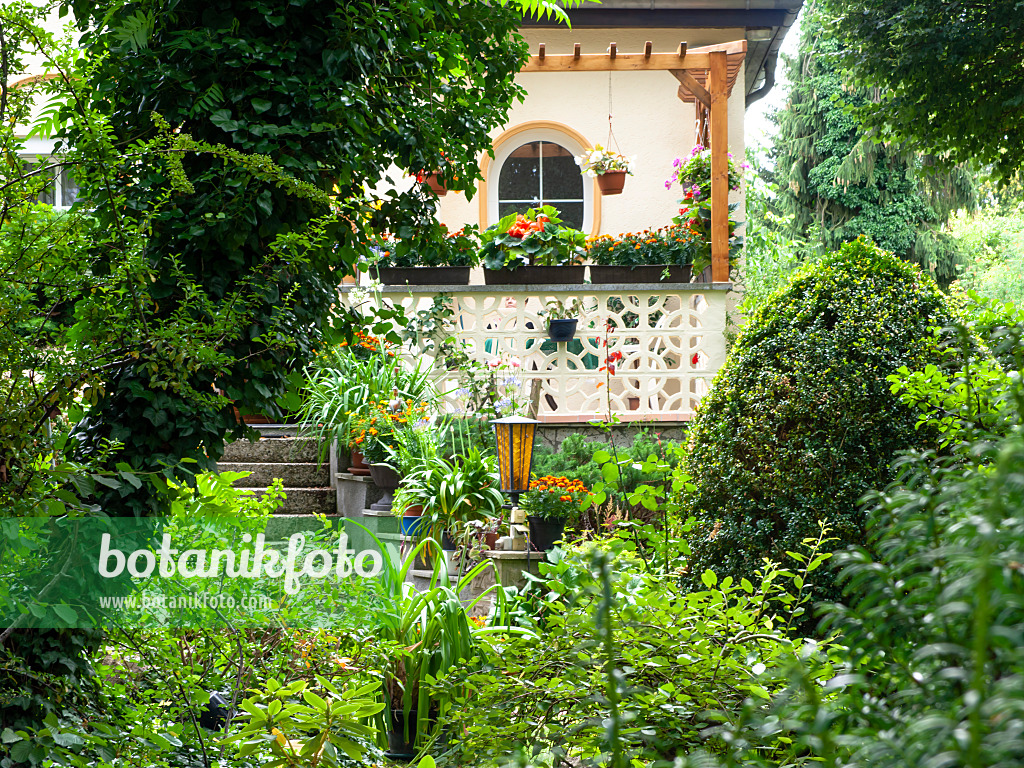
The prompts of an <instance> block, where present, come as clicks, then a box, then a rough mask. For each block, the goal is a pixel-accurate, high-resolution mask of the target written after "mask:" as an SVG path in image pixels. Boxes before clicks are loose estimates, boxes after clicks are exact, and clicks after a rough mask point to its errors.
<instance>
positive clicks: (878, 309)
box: [684, 238, 958, 596]
mask: <svg viewBox="0 0 1024 768" xmlns="http://www.w3.org/2000/svg"><path fill="white" fill-rule="evenodd" d="M952 320H953V310H952V309H951V305H950V304H949V303H948V300H947V299H946V298H945V297H944V296H943V294H942V293H940V292H939V290H938V288H937V287H936V285H935V283H934V282H933V281H932V280H931V278H929V277H926V276H925V275H923V274H922V273H921V271H920V270H919V269H918V268H917V267H915V266H911V265H908V264H907V263H905V262H903V261H901V260H899V259H897V258H896V257H894V256H893V255H892V254H890V253H888V252H885V251H882V250H881V249H879V248H877V247H876V246H874V245H872V244H870V243H869V242H867V241H866V240H864V239H863V238H861V239H858V240H857V241H855V242H853V243H848V244H846V245H844V246H843V247H842V249H841V250H840V251H839V252H838V253H834V254H830V255H829V256H826V257H825V258H824V259H823V260H822V261H821V262H820V263H817V264H812V265H807V266H805V267H803V268H802V269H801V270H800V271H798V272H797V273H796V275H795V276H794V279H793V281H792V282H791V283H790V285H789V286H788V287H787V288H786V289H784V290H783V291H781V292H779V293H776V294H774V295H773V296H772V297H771V298H770V299H769V300H768V301H767V302H766V303H765V304H764V305H763V306H762V307H761V308H760V309H758V310H757V311H755V312H754V313H753V314H752V315H751V316H750V319H749V322H748V323H747V325H746V326H745V327H744V329H743V331H742V332H741V333H740V335H739V337H738V338H737V340H736V344H735V346H734V347H733V349H732V350H731V352H730V354H729V357H728V358H727V360H726V363H725V366H724V367H723V368H722V370H721V371H720V372H719V374H718V376H717V377H716V378H715V381H714V384H713V386H712V388H711V391H710V392H709V393H708V395H707V397H705V398H704V400H703V401H702V403H701V405H700V408H699V410H698V414H697V417H696V419H695V420H694V422H693V425H692V426H691V429H690V450H689V455H688V458H687V459H686V460H685V462H684V470H685V471H686V472H687V473H688V474H689V475H691V476H692V478H693V484H694V485H693V489H692V490H689V491H687V492H686V494H685V496H684V502H685V505H686V507H687V508H688V509H690V510H691V511H692V513H693V515H694V516H695V526H694V528H693V532H692V533H691V541H690V545H691V547H692V559H691V564H690V573H691V574H695V575H696V574H700V573H702V572H703V571H704V570H705V569H706V568H711V569H713V570H715V571H716V572H717V573H719V574H720V575H722V576H725V575H734V576H748V577H749V576H750V575H751V574H753V573H754V571H755V570H756V569H757V568H758V567H760V566H761V564H762V561H763V558H765V557H768V558H771V559H772V560H774V561H781V560H783V559H784V557H785V553H786V551H788V550H793V549H795V547H796V544H797V543H798V542H800V541H801V540H802V539H804V538H806V537H807V536H810V535H813V533H814V532H815V531H816V530H817V528H818V522H819V521H822V520H824V521H827V522H828V524H829V526H830V527H831V528H832V531H833V535H834V536H836V537H837V538H838V541H837V542H835V544H834V547H835V548H843V547H845V546H846V545H848V544H853V543H860V542H862V541H863V540H864V532H863V522H864V515H863V512H862V511H861V509H860V508H859V506H858V500H859V499H860V498H861V497H862V496H863V495H864V493H865V492H866V491H868V490H870V489H872V488H882V487H884V486H885V485H886V484H887V483H888V482H889V481H890V480H892V477H893V474H892V470H891V468H890V465H891V462H892V460H893V459H894V457H895V456H896V455H897V454H898V453H899V452H900V451H903V450H906V449H909V448H914V447H922V448H923V447H927V446H929V445H933V444H934V442H935V434H934V432H933V431H931V430H929V429H927V428H924V429H921V430H918V429H915V422H916V415H915V413H914V411H913V410H912V409H911V408H910V407H908V406H906V405H903V404H901V403H900V401H899V399H898V398H897V397H896V396H895V395H893V394H892V393H891V392H890V388H889V387H890V385H889V383H888V382H887V381H886V376H888V375H890V374H892V373H894V372H895V371H896V370H897V369H898V368H899V367H900V366H904V365H905V366H907V367H908V368H910V369H912V370H918V369H922V368H923V367H924V366H925V365H926V364H928V363H935V364H938V365H940V366H942V365H943V362H942V361H943V359H947V360H948V359H949V357H948V356H944V355H943V354H942V346H943V344H944V343H943V342H942V340H941V338H939V337H937V336H936V334H934V333H933V332H932V331H931V330H930V329H931V328H932V327H933V326H938V327H945V326H948V325H950V323H951V322H952ZM957 367H958V366H957ZM819 582H820V587H819V589H820V591H819V593H818V596H828V595H830V594H831V595H834V594H835V592H836V589H835V586H834V582H833V581H830V580H829V579H826V578H821V579H819Z"/></svg>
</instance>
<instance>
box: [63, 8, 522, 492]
mask: <svg viewBox="0 0 1024 768" xmlns="http://www.w3.org/2000/svg"><path fill="white" fill-rule="evenodd" d="M69 5H70V7H71V9H72V10H73V11H74V14H75V18H76V22H77V24H78V25H79V27H80V29H81V30H82V31H83V38H82V45H83V47H84V50H85V52H86V54H87V55H86V56H85V57H84V59H83V60H82V63H81V66H80V68H79V70H78V73H77V76H78V79H79V80H80V82H82V83H83V84H84V85H85V90H84V92H83V94H82V95H81V96H80V98H79V99H78V100H72V101H69V102H67V104H66V106H65V107H64V109H63V112H62V113H60V114H59V115H58V116H57V118H56V120H55V122H54V125H53V126H52V127H54V128H56V129H57V131H63V135H64V136H65V137H66V138H67V140H68V142H69V143H70V144H71V145H73V146H75V147H77V148H79V149H80V150H81V149H83V148H86V147H88V146H89V145H90V142H92V141H93V138H94V137H93V133H94V132H93V130H92V128H90V127H89V126H88V125H83V123H82V121H81V119H80V118H81V115H83V114H88V113H92V114H96V115H99V116H102V119H103V121H104V131H106V132H107V133H108V134H109V135H111V136H113V137H115V140H116V141H117V142H118V145H119V146H133V144H134V143H136V142H139V141H146V140H150V139H152V137H154V136H156V135H158V134H159V132H160V130H161V128H160V125H161V124H164V123H165V124H166V125H167V126H169V129H165V130H169V133H168V140H169V141H174V142H177V143H176V144H175V147H174V149H173V150H172V151H169V152H166V153H141V154H140V153H130V154H128V155H126V156H124V157H122V158H120V159H118V160H117V161H116V162H115V163H114V165H113V167H108V168H107V173H106V174H90V173H88V172H86V173H84V174H83V176H84V181H83V185H82V186H83V193H84V196H85V198H86V199H87V200H88V201H89V202H90V203H91V204H93V205H94V206H95V209H94V211H93V215H94V216H95V217H96V219H97V220H98V222H99V223H100V225H101V229H102V230H109V231H118V230H122V229H125V228H132V229H140V228H141V229H144V230H145V232H146V238H145V244H144V248H145V260H146V263H147V267H148V269H147V274H148V277H147V278H146V279H145V280H144V281H143V283H142V286H141V287H140V288H139V289H138V295H136V296H134V297H133V299H132V301H130V302H129V304H130V307H128V308H127V309H126V312H127V313H128V314H129V315H130V316H131V317H133V318H135V320H136V321H137V322H138V323H139V324H141V325H143V326H145V327H148V328H150V329H153V328H158V327H160V326H161V325H165V324H167V323H168V322H170V321H171V320H175V319H181V318H182V317H187V318H190V319H192V320H195V321H197V322H198V323H199V325H200V327H201V328H202V329H206V330H207V332H206V334H205V337H204V339H205V341H206V342H207V344H206V346H205V347H204V349H202V350H198V349H196V347H195V346H194V345H192V344H191V343H190V339H189V338H188V337H181V335H180V334H171V335H167V336H160V337H159V338H156V339H153V338H152V335H153V334H150V338H149V339H148V340H147V341H145V342H143V343H142V344H141V348H138V349H129V350H126V352H127V354H125V356H124V357H123V358H121V359H120V360H119V362H118V363H117V364H116V365H114V366H111V368H110V370H109V371H108V372H107V375H106V376H105V381H104V383H103V386H102V388H100V389H98V400H97V402H96V403H95V404H94V405H93V407H92V408H91V409H90V411H89V413H88V415H87V417H86V420H85V421H83V422H81V423H80V424H79V426H78V428H77V430H76V433H75V439H76V441H77V445H78V446H79V448H78V450H79V454H80V455H82V456H85V455H93V454H95V453H96V451H97V450H98V448H99V446H101V445H103V444H104V441H107V440H115V441H117V442H119V443H121V444H122V447H121V448H120V449H119V451H118V455H117V457H116V460H118V461H126V462H127V463H128V464H130V465H132V466H133V467H136V468H139V469H147V470H155V469H158V468H161V467H163V468H166V467H168V466H169V467H174V468H175V469H174V471H175V472H180V471H186V472H187V468H182V465H181V464H180V460H181V459H182V458H187V459H191V460H194V461H196V462H197V463H198V466H199V467H200V468H205V467H208V466H210V465H211V464H212V462H213V461H215V460H216V459H217V457H218V456H219V454H220V452H221V446H222V443H223V439H224V436H225V434H228V433H231V432H234V434H235V435H236V436H237V435H239V434H241V431H242V429H243V427H242V426H241V425H240V424H238V422H237V421H236V420H235V418H234V416H233V414H232V410H231V408H230V407H229V406H230V403H228V402H227V401H228V400H231V401H235V402H238V403H240V404H243V406H247V407H249V408H251V409H254V410H258V411H269V412H271V413H274V412H275V408H276V405H275V400H276V398H278V396H280V395H281V394H282V392H284V391H285V389H286V386H287V384H288V373H289V371H294V370H296V369H297V368H301V367H302V366H303V365H304V364H305V363H306V362H307V361H308V360H309V359H310V357H311V355H312V353H313V350H314V349H316V348H317V347H318V345H320V344H321V343H322V339H323V331H324V329H325V327H326V324H327V322H328V317H329V311H330V307H331V306H332V304H334V303H335V301H336V296H337V286H338V284H339V282H340V280H341V277H342V275H344V274H346V273H350V272H351V271H352V270H353V269H354V265H355V264H356V262H357V260H358V258H359V256H360V255H361V254H363V253H365V252H366V245H365V243H366V242H367V241H368V240H369V239H370V238H369V234H368V233H369V232H371V231H381V230H383V229H389V230H390V231H391V232H393V233H395V234H397V235H399V236H400V237H411V236H413V235H414V234H415V233H416V232H418V231H432V230H434V229H436V228H430V227H426V226H423V225H424V224H425V223H427V222H430V221H432V218H433V201H434V198H433V196H432V195H431V194H430V193H428V192H425V191H424V190H423V188H422V187H421V186H419V185H413V186H412V188H410V189H407V190H405V191H402V190H400V189H395V190H393V191H391V192H390V193H387V194H384V195H377V196H375V195H373V194H372V193H371V192H370V190H372V189H373V188H374V187H375V186H376V185H378V184H379V183H380V182H382V181H384V182H386V181H387V180H388V179H389V178H390V179H391V180H397V179H399V178H400V177H401V176H402V175H404V174H409V173H416V172H418V171H421V170H424V169H427V170H439V171H440V172H441V173H442V174H443V176H444V177H445V179H446V181H448V182H449V185H450V186H452V187H455V188H460V189H464V190H466V191H467V192H469V193H471V192H472V188H473V184H474V182H475V179H476V178H477V177H478V174H479V170H478V167H477V156H478V153H479V152H480V151H481V150H484V149H486V148H487V147H488V146H489V143H490V140H489V136H488V132H489V131H490V130H491V129H493V128H495V127H497V126H500V125H501V124H502V123H503V122H504V120H505V115H506V113H507V110H508V108H509V107H510V105H511V103H512V101H513V100H514V99H515V98H516V97H517V96H519V94H520V89H519V87H518V86H517V85H516V84H515V83H514V82H513V76H514V75H515V73H516V72H518V70H519V68H520V66H521V65H522V62H523V60H524V57H525V55H526V50H525V46H524V44H523V42H522V39H521V38H520V37H519V35H518V33H517V31H516V30H517V29H518V26H519V24H520V23H521V21H522V9H521V7H520V6H519V5H518V4H509V5H500V4H499V5H490V4H487V5H484V4H480V3H476V2H457V3H450V2H436V1H434V0H409V1H408V2H403V3H402V4H401V5H400V6H394V5H387V6H381V5H380V4H377V3H373V2H351V3H336V2H333V1H332V2H327V1H326V0H290V2H279V1H278V0H260V1H259V2H255V3H252V2H244V3H243V2H235V1H233V0H214V1H213V2H210V1H208V0H202V2H199V1H198V0H174V1H173V2H169V3H164V4H162V6H161V9H160V11H159V13H157V12H156V11H155V10H154V9H153V7H152V6H151V5H150V4H149V3H146V2H128V3H123V2H120V0H117V1H116V2H114V1H112V2H99V3H97V2H92V0H88V1H87V2H86V1H80V0H75V1H73V2H71V3H70V4H69ZM154 116H156V117H154ZM65 121H66V122H65ZM65 125H66V126H67V127H66V128H65ZM47 127H50V126H47ZM399 186H401V185H399ZM121 259H122V254H120V253H118V252H104V253H97V254H96V264H95V265H94V268H95V269H99V270H101V271H103V270H106V269H109V268H111V267H112V266H113V265H116V264H118V263H120V260H121ZM212 329H216V330H212ZM175 335H177V338H175V337H174V336H175ZM133 352H134V353H137V354H138V357H134V356H133V354H132V353H133ZM215 389H216V390H219V391H221V392H223V393H224V394H225V396H226V399H219V400H218V399H212V394H213V392H214V391H215ZM193 466H194V465H193ZM165 471H166V470H165ZM121 495H122V496H125V493H124V492H121ZM146 495H147V491H146V489H135V490H134V491H132V490H131V489H129V490H128V491H127V496H131V497H135V496H139V497H145V496H146ZM113 501H116V502H117V503H118V504H123V503H125V502H129V500H128V498H123V499H122V498H115V499H113ZM128 506H129V507H131V508H134V509H136V511H139V510H140V509H142V508H144V507H145V506H146V502H145V501H143V499H142V498H140V499H136V500H135V501H130V502H129V503H128Z"/></svg>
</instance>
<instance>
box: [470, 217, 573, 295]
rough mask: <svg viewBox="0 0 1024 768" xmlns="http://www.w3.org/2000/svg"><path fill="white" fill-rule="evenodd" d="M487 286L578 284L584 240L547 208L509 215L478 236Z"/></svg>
mask: <svg viewBox="0 0 1024 768" xmlns="http://www.w3.org/2000/svg"><path fill="white" fill-rule="evenodd" d="M480 240H481V242H482V243H483V247H482V248H481V250H480V254H481V257H482V259H483V264H484V267H485V269H484V281H485V282H486V283H487V284H488V285H493V284H498V285H528V284H535V283H582V282H583V272H584V267H583V256H584V253H585V250H584V247H585V245H586V236H585V235H584V234H583V233H582V232H580V231H579V230H578V229H573V228H572V227H565V226H562V220H561V219H560V218H559V217H558V210H557V209H556V208H553V207H552V206H550V205H544V206H541V207H540V208H531V209H529V210H528V211H526V213H510V214H509V215H508V216H505V217H504V218H503V219H501V220H500V221H499V222H498V223H497V224H495V225H494V226H492V227H488V228H487V229H486V230H484V232H483V233H482V234H481V235H480Z"/></svg>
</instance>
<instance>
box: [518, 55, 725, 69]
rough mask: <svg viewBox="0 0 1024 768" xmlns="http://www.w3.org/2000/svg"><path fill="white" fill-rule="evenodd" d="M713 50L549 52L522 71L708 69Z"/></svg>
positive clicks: (535, 57)
mask: <svg viewBox="0 0 1024 768" xmlns="http://www.w3.org/2000/svg"><path fill="white" fill-rule="evenodd" d="M710 66H711V54H708V53H691V52H687V53H686V55H684V56H683V57H682V58H680V57H679V56H677V55H676V54H674V53H652V54H651V55H650V56H644V54H642V53H621V52H619V51H616V53H615V58H614V59H613V58H612V57H611V56H610V55H609V53H581V54H580V56H579V58H576V56H575V55H574V54H571V53H556V54H551V53H548V54H547V55H546V56H545V57H544V58H543V59H542V58H540V56H531V57H530V60H529V61H528V62H527V63H526V66H524V67H523V68H522V69H521V70H519V71H520V72H644V71H648V72H657V71H665V70H671V69H702V70H703V69H708V68H710Z"/></svg>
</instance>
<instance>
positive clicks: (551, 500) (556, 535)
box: [520, 475, 590, 551]
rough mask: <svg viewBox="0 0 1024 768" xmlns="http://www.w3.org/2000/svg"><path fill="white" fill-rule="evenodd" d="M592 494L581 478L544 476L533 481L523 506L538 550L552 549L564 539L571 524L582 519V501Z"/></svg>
mask: <svg viewBox="0 0 1024 768" xmlns="http://www.w3.org/2000/svg"><path fill="white" fill-rule="evenodd" d="M589 493H590V491H589V490H587V487H586V486H585V485H584V484H583V483H582V482H581V481H579V480H573V479H570V478H568V477H563V476H559V477H555V476H553V475H544V476H543V477H538V478H537V479H536V480H531V481H530V490H529V491H527V492H526V493H525V494H523V497H522V500H521V502H520V503H521V505H522V508H523V510H524V511H525V512H526V516H527V519H528V521H529V525H530V543H531V544H532V545H533V546H534V547H536V548H537V549H538V550H541V551H544V550H547V549H551V548H552V547H553V546H554V545H555V542H556V541H558V540H559V539H561V538H562V533H563V531H564V529H565V525H566V524H567V523H574V522H575V521H576V520H578V519H579V515H580V504H581V503H582V502H583V500H584V499H585V498H586V497H587V495H588V494H589Z"/></svg>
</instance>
